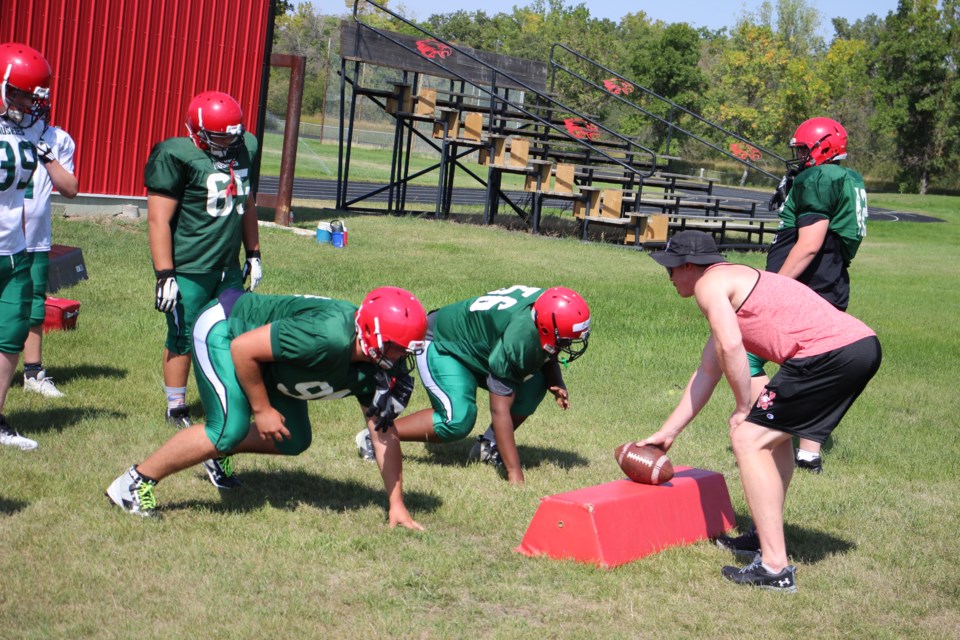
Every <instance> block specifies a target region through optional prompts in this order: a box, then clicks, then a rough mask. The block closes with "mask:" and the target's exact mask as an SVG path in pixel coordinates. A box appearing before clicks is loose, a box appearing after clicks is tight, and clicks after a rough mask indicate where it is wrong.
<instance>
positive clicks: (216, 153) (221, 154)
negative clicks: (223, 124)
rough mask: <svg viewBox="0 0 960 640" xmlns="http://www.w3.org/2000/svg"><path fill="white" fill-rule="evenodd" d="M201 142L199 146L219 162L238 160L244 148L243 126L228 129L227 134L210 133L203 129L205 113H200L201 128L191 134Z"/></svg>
mask: <svg viewBox="0 0 960 640" xmlns="http://www.w3.org/2000/svg"><path fill="white" fill-rule="evenodd" d="M191 133H193V135H194V136H195V137H196V138H197V140H198V141H199V142H200V144H198V145H197V146H199V147H200V148H201V149H203V150H204V151H206V152H207V153H209V154H210V155H211V156H213V157H214V158H216V159H217V160H222V161H224V162H229V161H230V160H236V158H237V156H238V155H240V149H242V148H243V125H242V124H236V125H231V126H229V127H227V130H226V131H225V132H219V131H208V130H206V129H204V128H203V111H202V110H201V112H200V128H199V129H198V130H197V131H195V132H191Z"/></svg>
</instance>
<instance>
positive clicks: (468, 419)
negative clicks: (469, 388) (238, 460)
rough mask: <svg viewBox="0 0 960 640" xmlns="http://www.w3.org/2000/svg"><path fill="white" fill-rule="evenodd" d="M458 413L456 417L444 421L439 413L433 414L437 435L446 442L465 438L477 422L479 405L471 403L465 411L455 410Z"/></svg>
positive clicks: (434, 428)
mask: <svg viewBox="0 0 960 640" xmlns="http://www.w3.org/2000/svg"><path fill="white" fill-rule="evenodd" d="M455 413H457V414H458V415H457V416H456V418H455V419H451V420H448V421H444V420H442V419H440V416H439V415H438V414H437V413H434V414H433V418H434V419H433V430H434V432H435V433H436V434H437V437H438V438H440V439H441V440H443V441H444V442H455V441H457V440H463V439H464V438H466V437H467V436H468V435H469V434H470V432H471V431H473V427H474V425H475V424H476V423H477V406H476V405H469V406H468V407H466V408H465V409H464V410H463V411H457V412H455Z"/></svg>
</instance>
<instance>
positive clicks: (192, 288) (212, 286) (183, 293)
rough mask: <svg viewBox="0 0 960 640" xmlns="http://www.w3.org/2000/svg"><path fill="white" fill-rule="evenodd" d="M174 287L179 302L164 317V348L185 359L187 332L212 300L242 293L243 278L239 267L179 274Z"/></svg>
mask: <svg viewBox="0 0 960 640" xmlns="http://www.w3.org/2000/svg"><path fill="white" fill-rule="evenodd" d="M177 286H178V287H180V300H179V301H178V302H177V306H176V307H174V309H173V311H171V312H169V313H167V314H165V315H166V316H167V341H166V343H165V345H164V346H166V347H167V350H169V351H170V353H173V354H176V355H185V354H188V353H190V344H191V340H190V332H191V330H192V329H193V324H194V323H195V322H196V321H197V316H199V315H200V312H201V311H202V310H203V308H204V307H205V306H207V305H208V304H210V301H211V300H216V299H217V296H218V295H220V293H221V292H223V291H225V290H226V289H242V288H243V278H242V277H241V271H240V266H239V265H236V266H234V267H230V268H229V269H227V270H225V271H223V272H220V271H211V272H208V273H178V274H177Z"/></svg>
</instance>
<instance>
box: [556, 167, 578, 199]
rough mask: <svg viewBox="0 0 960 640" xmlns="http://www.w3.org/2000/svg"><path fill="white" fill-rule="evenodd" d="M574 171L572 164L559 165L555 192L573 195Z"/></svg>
mask: <svg viewBox="0 0 960 640" xmlns="http://www.w3.org/2000/svg"><path fill="white" fill-rule="evenodd" d="M573 171H574V166H573V165H572V164H563V163H561V164H558V165H557V175H556V179H555V180H554V187H553V189H554V191H556V192H557V193H573Z"/></svg>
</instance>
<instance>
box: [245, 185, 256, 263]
mask: <svg viewBox="0 0 960 640" xmlns="http://www.w3.org/2000/svg"><path fill="white" fill-rule="evenodd" d="M243 211H244V213H243V227H242V233H243V248H244V250H246V252H247V253H249V252H251V251H260V227H259V225H258V224H257V203H256V196H255V195H254V194H253V193H250V195H248V196H247V201H246V202H245V203H244V205H243Z"/></svg>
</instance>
